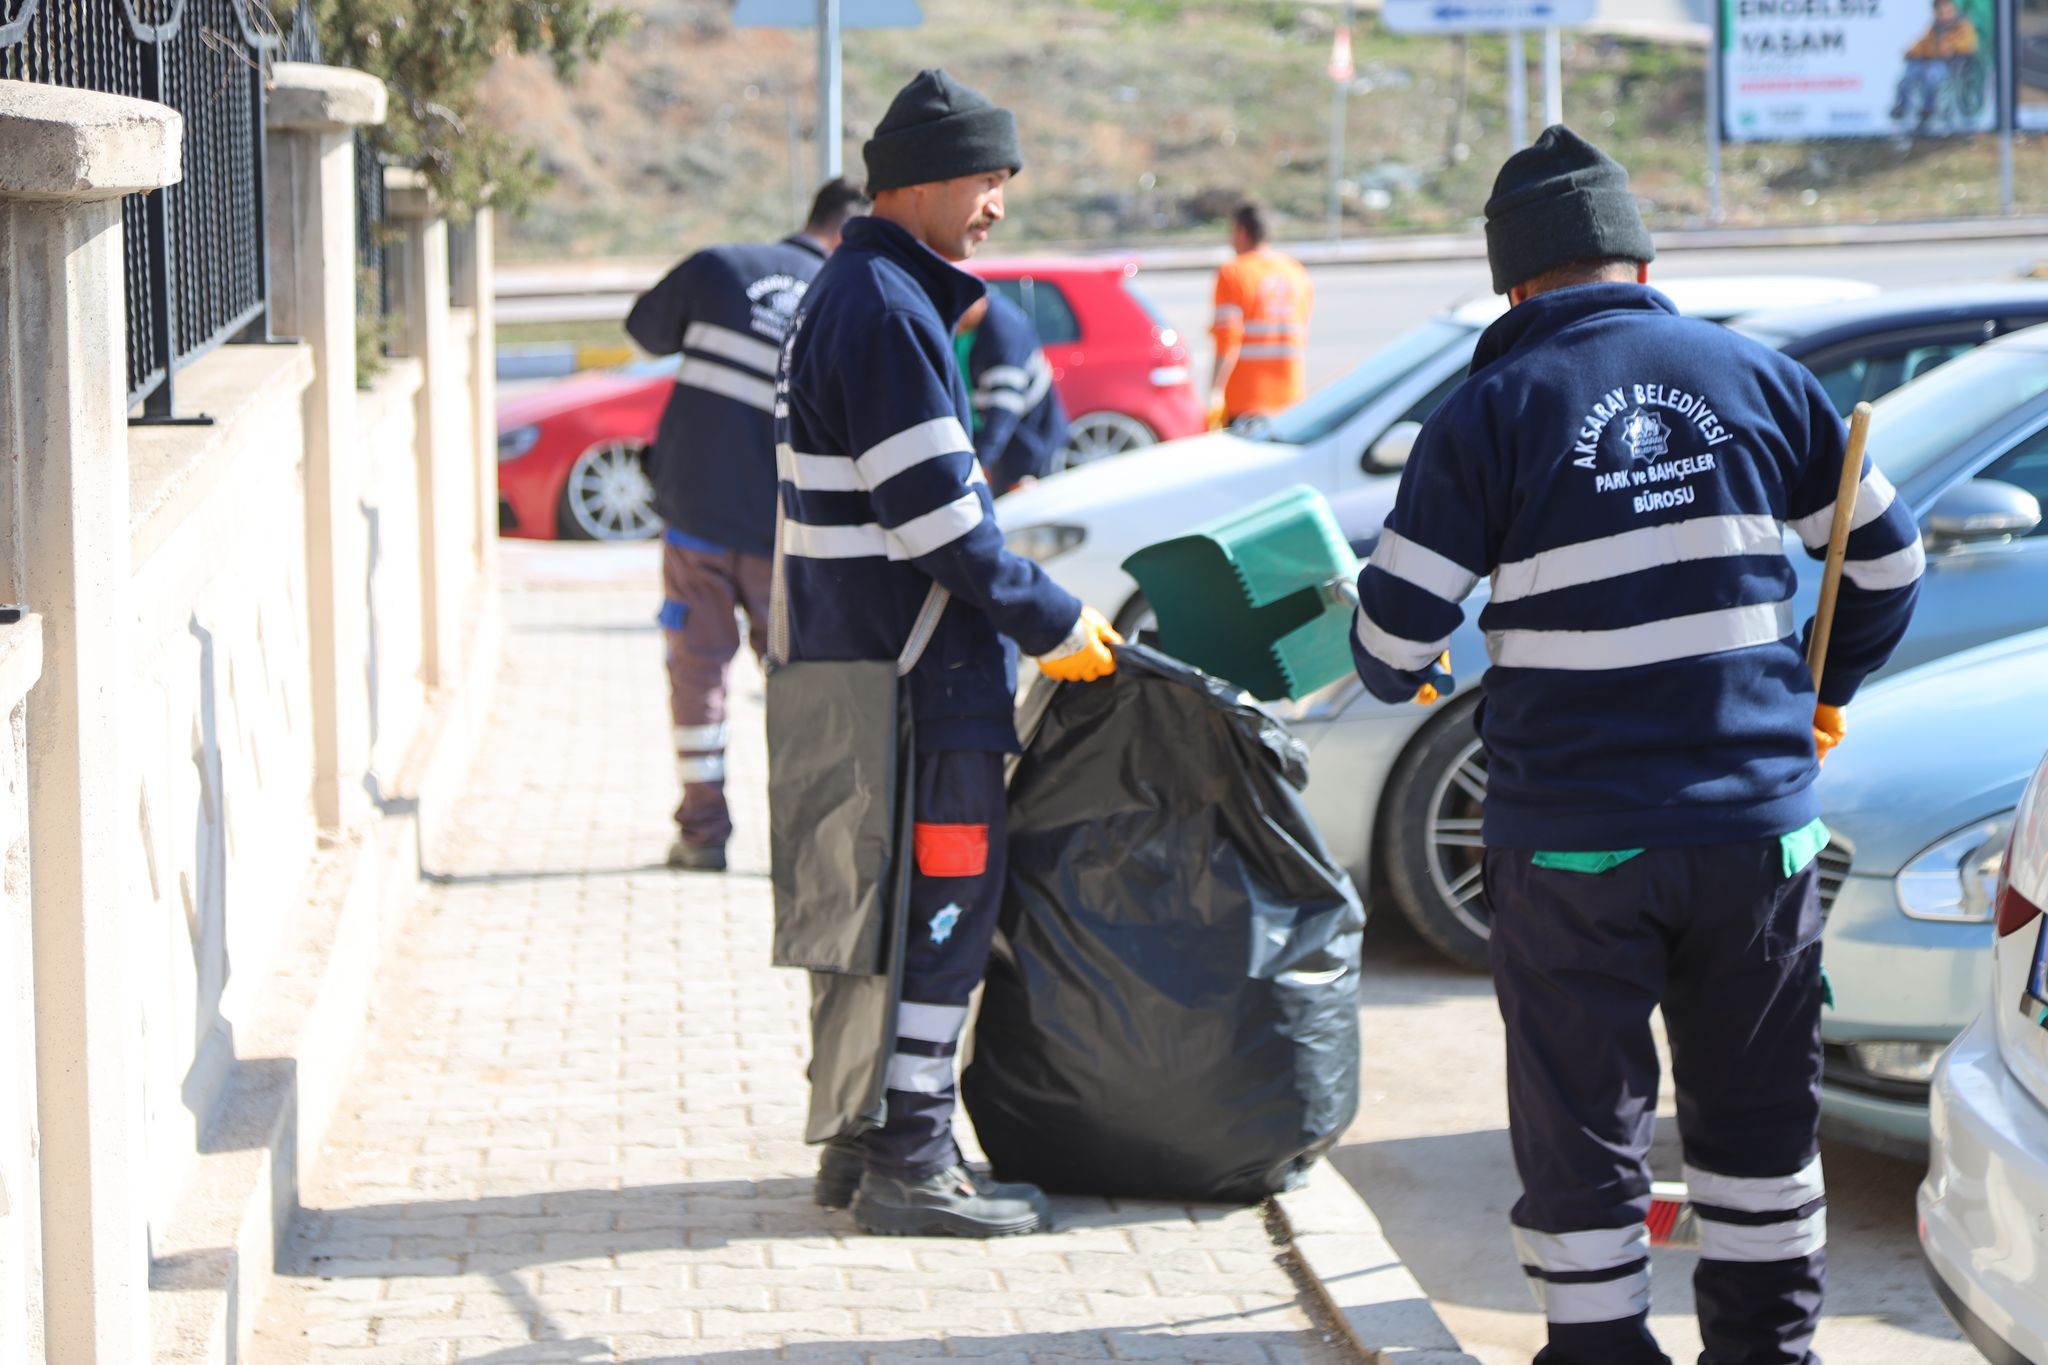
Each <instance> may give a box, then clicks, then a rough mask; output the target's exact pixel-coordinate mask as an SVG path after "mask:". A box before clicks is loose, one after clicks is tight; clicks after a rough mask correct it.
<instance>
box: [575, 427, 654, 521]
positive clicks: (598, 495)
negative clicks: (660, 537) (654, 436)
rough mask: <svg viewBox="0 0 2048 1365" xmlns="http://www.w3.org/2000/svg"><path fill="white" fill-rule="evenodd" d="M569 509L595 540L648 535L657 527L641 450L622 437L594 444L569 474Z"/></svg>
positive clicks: (652, 495) (652, 489)
mask: <svg viewBox="0 0 2048 1365" xmlns="http://www.w3.org/2000/svg"><path fill="white" fill-rule="evenodd" d="M569 510H570V511H571V512H572V513H573V514H574V515H575V517H576V524H577V525H578V526H580V527H582V528H583V531H584V532H585V533H586V534H587V535H589V536H590V537H591V538H592V539H594V540H646V539H648V538H649V537H651V536H653V535H654V534H655V532H656V531H657V530H658V529H659V526H660V522H659V519H658V518H657V517H656V516H655V514H654V484H653V482H652V481H651V480H650V479H649V478H648V477H647V468H646V465H645V463H644V460H643V457H642V452H641V450H640V448H639V447H637V446H630V445H627V444H626V443H625V442H624V441H607V442H605V443H604V444H602V445H597V446H592V447H591V448H590V449H589V450H587V451H585V452H584V453H583V455H582V456H581V457H580V458H579V459H578V460H577V461H576V467H575V469H573V470H571V471H570V474H569Z"/></svg>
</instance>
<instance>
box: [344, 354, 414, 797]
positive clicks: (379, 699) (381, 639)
mask: <svg viewBox="0 0 2048 1365" xmlns="http://www.w3.org/2000/svg"><path fill="white" fill-rule="evenodd" d="M419 390H420V363H419V361H417V360H413V359H411V358H408V357H400V358H397V359H394V360H392V361H391V362H390V365H389V366H388V367H387V368H386V369H385V371H384V372H383V373H382V374H380V375H379V376H378V377H377V378H376V379H375V380H373V381H372V382H371V383H370V385H369V387H368V388H366V389H364V390H362V391H361V392H360V393H359V394H358V395H357V402H356V414H357V415H356V430H357V433H358V436H357V451H358V454H359V458H360V460H361V466H360V468H361V477H362V483H361V490H360V492H361V496H360V498H359V502H358V505H359V507H360V508H361V531H362V537H363V541H362V545H363V563H364V566H365V583H364V589H363V591H364V604H365V610H366V612H367V614H368V627H369V629H368V633H367V638H366V639H365V640H364V642H363V669H364V675H365V679H366V684H367V687H368V692H369V714H368V726H369V733H368V738H369V750H370V772H371V774H372V776H373V777H374V778H375V780H376V781H377V782H378V783H379V785H380V787H387V786H388V785H389V784H390V783H391V782H392V781H393V780H395V779H396V778H397V777H398V775H399V773H400V772H401V771H402V769H403V768H404V766H405V757H406V750H407V748H408V746H410V745H411V743H412V738H413V735H414V734H415V733H417V732H418V730H419V722H420V713H421V708H422V707H423V705H424V704H425V698H426V691H425V685H424V682H423V680H422V679H423V675H422V672H421V669H422V653H421V647H422V636H421V632H422V631H423V630H424V629H425V622H424V620H423V619H422V616H421V611H420V607H421V594H420V555H419V545H420V520H419V515H420V508H419V468H420V449H419V446H420V443H419V438H418V426H417V423H416V421H415V419H414V406H415V400H416V399H417V397H418V395H419ZM379 794H380V795H381V792H380V793H379Z"/></svg>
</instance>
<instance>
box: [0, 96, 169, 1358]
mask: <svg viewBox="0 0 2048 1365" xmlns="http://www.w3.org/2000/svg"><path fill="white" fill-rule="evenodd" d="M183 137H184V123H183V120H182V119H180V118H179V117H178V115H177V113H176V112H174V111H173V110H171V109H168V108H166V107H164V106H163V105H160V104H153V103H149V102H147V101H143V100H132V99H124V98H121V97H119V96H115V95H102V94H98V93H95V92H91V91H84V90H68V89H60V88H57V87H53V86H41V85H29V84H24V83H22V82H17V81H0V147H5V148H7V154H6V155H5V156H0V310H4V322H5V325H4V326H0V344H4V345H5V346H6V347H7V350H8V353H7V354H6V355H5V356H4V357H0V372H4V373H5V374H6V376H7V379H6V382H5V383H0V441H4V442H5V444H6V451H5V455H6V457H7V458H6V462H7V463H9V464H13V465H16V466H18V468H19V471H20V475H19V478H20V484H19V497H20V501H19V504H18V511H17V517H16V521H17V525H15V526H13V527H9V528H5V529H7V530H8V531H10V532H11V533H12V535H11V539H12V541H13V544H14V547H15V548H14V561H13V565H12V568H13V574H14V579H13V582H14V585H15V586H16V587H17V588H18V595H19V597H20V599H21V600H22V601H24V602H26V603H27V604H28V605H30V606H31V607H32V608H33V609H34V610H35V611H38V612H40V613H41V614H42V618H43V653H44V666H43V671H42V676H41V678H40V679H39V680H38V681H37V683H36V685H35V688H34V690H33V691H31V692H30V693H29V697H28V781H29V903H30V914H31V918H32V919H33V922H34V931H33V932H34V941H35V996H36V1008H35V1028H36V1103H37V1108H38V1110H39V1113H40V1124H41V1138H42V1141H41V1153H42V1191H41V1193H42V1203H43V1209H42V1212H43V1270H44V1287H45V1288H44V1309H45V1333H46V1341H47V1349H48V1354H49V1358H50V1359H51V1360H53V1361H63V1362H65V1365H130V1363H131V1362H132V1363H133V1365H142V1362H144V1361H146V1360H147V1359H148V1343H149V1333H148V1324H149V1314H148V1298H147V1296H148V1288H149V1244H148V1236H147V1226H146V1221H145V1216H144V1212H143V1210H144V1207H145V1200H144V1197H143V1183H142V1182H143V1178H144V1176H143V1144H142V1113H141V1108H142V1076H141V1073H140V1067H139V1062H140V1057H141V1044H142V1038H141V1023H142V1018H141V1010H140V1007H139V1006H138V1004H137V1003H136V1002H137V999H138V994H137V992H136V990H135V989H134V988H133V987H132V986H131V985H130V984H129V980H128V977H129V971H128V954H129V947H130V940H131V937H132V934H133V927H132V926H131V925H128V924H125V923H124V922H123V916H122V913H121V911H122V904H121V875H122V868H123V867H124V866H125V865H126V863H127V861H128V860H129V859H130V858H132V857H133V856H134V848H133V843H134V838H135V834H134V830H135V789H134V786H133V785H132V783H131V782H129V781H127V780H126V778H125V775H124V768H123V765H122V763H121V760H120V757H119V753H118V745H117V744H116V742H115V735H116V731H117V724H116V721H117V707H116V697H117V694H118V692H119V688H120V684H121V679H122V673H123V668H122V656H123V654H124V653H125V650H126V647H127V641H126V638H125V634H124V628H125V623H126V622H127V620H128V618H129V617H130V615H131V614H132V612H131V609H130V607H129V605H128V588H129V552H128V543H129V542H128V534H129V533H128V429H127V417H126V415H127V407H128V404H127V388H128V384H127V363H126V357H125V345H124V338H125V336H126V327H125V323H124V318H123V304H122V299H123V295H122V255H121V204H120V197H121V196H122V195H124V194H131V193H135V192H137V191H141V190H148V189H155V188H157V187H158V186H162V185H168V184H171V183H172V182H174V181H176V180H177V179H178V178H179V175H180V155H179V154H180V151H181V147H182V142H183Z"/></svg>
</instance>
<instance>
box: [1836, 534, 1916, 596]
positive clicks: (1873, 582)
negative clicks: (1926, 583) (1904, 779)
mask: <svg viewBox="0 0 2048 1365" xmlns="http://www.w3.org/2000/svg"><path fill="white" fill-rule="evenodd" d="M1926 567H1927V551H1926V550H1924V549H1922V548H1921V545H1920V538H1919V537H1918V536H1915V537H1914V538H1913V543H1912V544H1911V545H1908V546H1907V547H1906V548H1905V549H1903V550H1894V551H1892V552H1891V553H1890V554H1888V555H1879V556H1878V557H1877V558H1875V559H1845V560H1843V561H1842V577H1844V578H1846V579H1848V580H1849V581H1850V582H1851V583H1854V584H1855V585H1856V586H1857V587H1859V588H1862V589H1864V590H1865V591H1867V592H1882V591H1884V590H1885V589H1887V588H1903V587H1905V586H1906V585H1907V584H1908V583H1911V582H1913V581H1914V580H1915V579H1917V578H1919V577H1920V574H1921V572H1922V571H1923V570H1925V569H1926Z"/></svg>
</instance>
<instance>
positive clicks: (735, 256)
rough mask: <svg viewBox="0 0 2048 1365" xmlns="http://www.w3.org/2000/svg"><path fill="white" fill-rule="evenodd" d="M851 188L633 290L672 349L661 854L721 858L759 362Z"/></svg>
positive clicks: (753, 621)
mask: <svg viewBox="0 0 2048 1365" xmlns="http://www.w3.org/2000/svg"><path fill="white" fill-rule="evenodd" d="M865 203H866V200H865V198H864V197H863V195H862V194H861V192H860V191H859V190H857V189H855V188H854V187H853V186H851V185H849V184H847V183H846V182H845V181H844V180H833V181H830V182H829V183H827V184H826V185H825V186H824V187H823V188H822V189H820V190H819V191H818V193H817V197H816V198H815V199H813V200H812V202H811V215H810V218H809V220H808V221H806V222H805V224H804V228H803V231H801V232H799V233H797V234H795V235H794V236H791V237H786V238H784V239H783V240H782V241H780V242H774V243H769V244H766V245H761V246H714V247H707V248H706V249H704V250H702V251H699V252H697V253H696V254H695V255H693V256H691V257H690V258H689V259H688V260H686V261H684V262H683V263H682V264H681V265H678V266H677V267H676V268H675V269H674V270H671V271H670V272H669V273H668V275H667V276H666V277H665V278H664V279H663V280H662V281H661V282H660V283H659V284H657V285H655V286H654V287H653V288H652V289H650V290H648V291H647V292H646V293H644V294H642V295H641V296H640V297H639V298H638V299H636V300H635V301H634V303H633V310H632V312H631V313H629V314H628V315H627V317H626V331H627V332H628V333H629V334H630V335H631V336H632V338H633V340H634V341H636V342H638V343H639V344H640V346H641V348H642V349H643V350H646V351H647V352H649V353H650V354H653V355H673V354H675V353H676V352H678V351H680V352H682V357H683V362H682V368H681V369H680V370H678V371H677V372H676V385H675V389H674V390H673V391H672V392H671V393H670V394H669V400H668V406H667V408H666V409H664V410H663V412H662V414H661V427H660V429H659V431H658V432H657V433H656V435H655V438H654V455H653V466H654V467H653V474H654V506H655V510H656V512H658V513H659V514H660V516H661V519H662V522H663V524H664V529H663V531H662V556H661V567H662V603H661V628H662V631H663V632H664V635H665V637H666V640H667V645H668V701H669V718H670V722H671V724H672V725H673V726H674V727H675V728H674V739H675V754H676V778H677V781H678V782H679V784H680V785H681V787H682V800H681V803H680V804H679V805H678V806H677V807H676V811H675V822H676V840H675V843H674V844H672V845H671V846H670V848H669V852H668V863H669V866H670V867H675V868H681V869H684V870H686V871H694V872H723V871H724V870H725V844H726V840H727V839H728V838H730V837H731V835H732V816H731V815H730V813H729V812H728V811H727V809H726V804H725V746H726V740H727V737H728V727H727V723H726V704H725V693H726V685H727V680H728V678H729V676H730V674H731V672H732V660H733V656H734V655H735V654H737V653H738V652H739V647H740V633H739V624H738V616H737V613H738V612H742V611H743V612H745V613H746V618H747V634H748V639H749V641H750V643H751V644H752V646H753V649H754V653H755V655H756V656H759V655H761V654H762V653H763V651H764V650H765V649H766V648H767V631H768V579H769V568H770V563H769V556H770V554H771V553H772V552H773V550H774V527H775V430H774V417H773V412H774V407H775V362H776V356H777V353H778V352H779V350H780V349H781V346H782V341H783V338H784V336H785V335H786V334H787V333H788V331H789V323H790V319H791V318H792V317H793V316H794V315H795V313H796V307H797V304H798V303H799V302H801V301H802V299H803V296H804V290H805V289H807V288H808V287H809V286H810V282H811V279H812V278H813V277H814V276H815V275H816V274H817V273H818V268H819V267H820V266H822V265H823V264H824V263H825V257H826V256H827V255H829V254H830V253H831V251H832V249H833V248H834V247H836V246H837V245H838V244H839V230H840V228H841V227H842V226H843V225H844V224H845V222H846V220H847V219H848V218H850V217H851V216H853V215H854V214H855V213H858V212H859V211H860V210H861V208H862V207H863V206H864V205H865Z"/></svg>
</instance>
